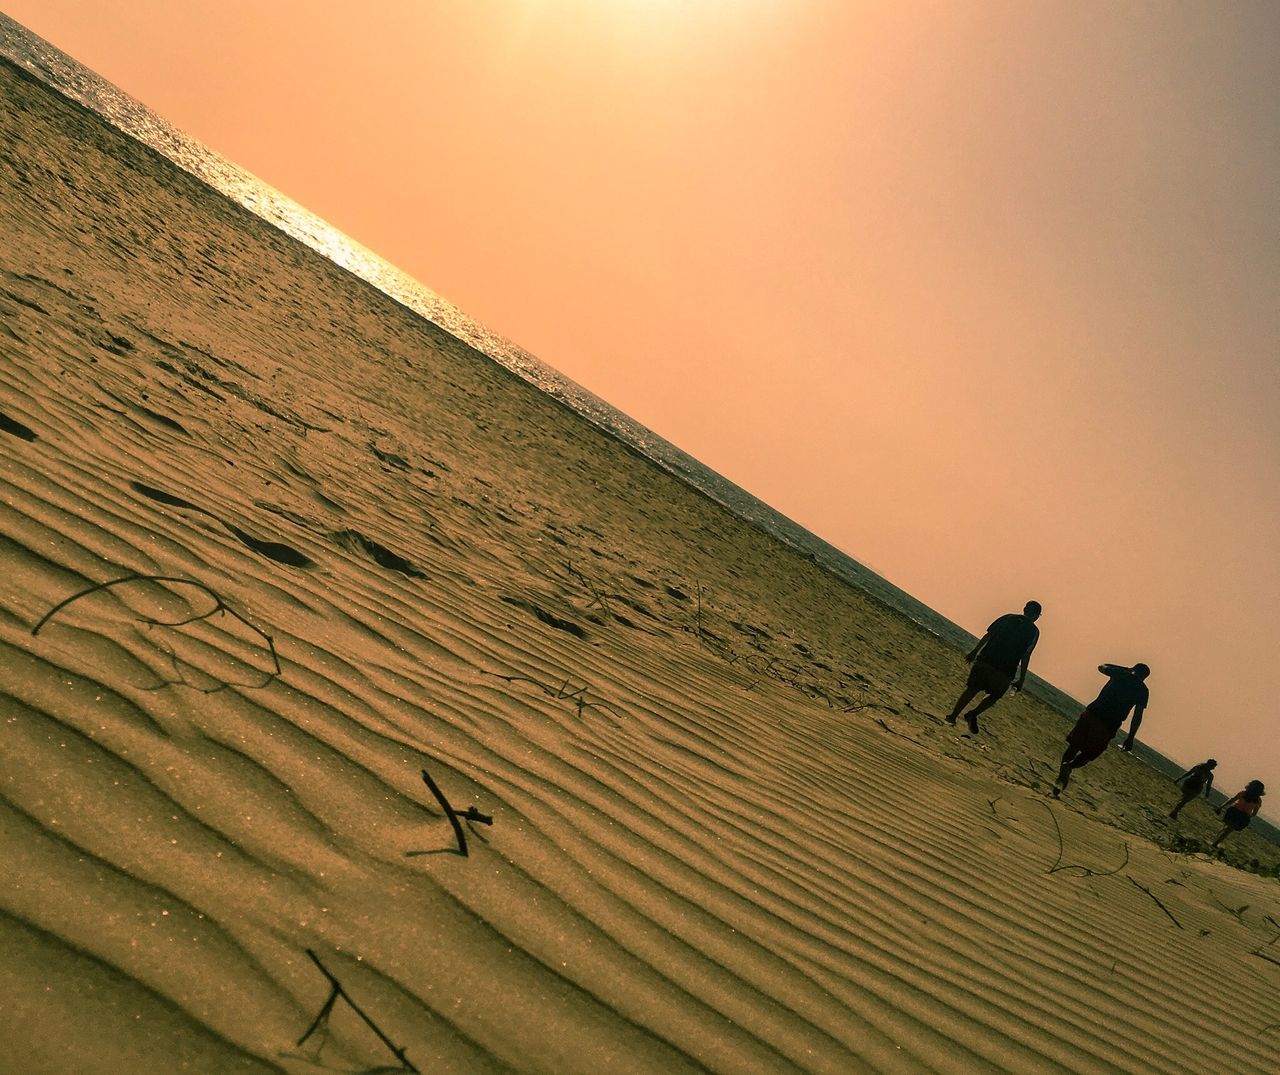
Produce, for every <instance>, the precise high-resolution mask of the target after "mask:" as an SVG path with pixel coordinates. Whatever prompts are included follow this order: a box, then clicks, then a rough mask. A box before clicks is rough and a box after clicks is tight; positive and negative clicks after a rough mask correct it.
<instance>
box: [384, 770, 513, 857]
mask: <svg viewBox="0 0 1280 1075" xmlns="http://www.w3.org/2000/svg"><path fill="white" fill-rule="evenodd" d="M422 782H423V783H424V784H426V785H427V787H428V788H430V789H431V794H432V795H434V796H435V797H436V802H438V803H439V804H440V806H441V808H442V809H443V810H444V816H445V817H447V818H448V819H449V824H450V825H452V826H453V834H454V836H456V837H457V839H458V854H459V855H461V856H462V857H463V858H467V856H468V852H467V834H466V833H465V832H464V831H463V829H462V825H461V823H460V822H459V821H458V818H462V819H463V820H464V821H478V822H480V824H481V825H492V824H493V818H492V817H490V816H489V815H488V814H482V813H480V811H479V810H478V809H477V808H476V807H474V806H468V807H467V808H466V809H465V810H455V809H454V808H453V807H452V806H450V805H449V800H448V799H446V798H445V797H444V792H443V791H441V790H440V785H438V784H437V783H436V782H435V781H434V780H432V779H431V774H430V773H429V772H427V771H426V770H425V769H423V770H422ZM429 853H430V852H425V851H416V852H415V851H407V852H405V855H406V857H408V856H411V855H423V854H429Z"/></svg>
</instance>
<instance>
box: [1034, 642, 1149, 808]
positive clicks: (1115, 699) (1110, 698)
mask: <svg viewBox="0 0 1280 1075" xmlns="http://www.w3.org/2000/svg"><path fill="white" fill-rule="evenodd" d="M1098 671H1099V672H1101V673H1102V674H1103V675H1104V676H1106V677H1107V684H1106V686H1105V687H1103V688H1102V690H1101V692H1100V693H1099V694H1098V697H1097V698H1095V699H1094V700H1093V701H1092V702H1090V703H1089V704H1088V705H1087V706H1085V710H1084V712H1083V713H1081V714H1080V719H1079V720H1077V721H1076V724H1075V727H1074V728H1072V729H1071V731H1069V732H1068V733H1067V749H1066V752H1065V753H1064V754H1063V755H1062V765H1061V767H1060V768H1059V769H1058V780H1057V783H1055V784H1054V787H1053V795H1054V797H1055V798H1057V796H1058V793H1059V792H1061V791H1062V790H1063V788H1065V787H1066V786H1067V782H1068V781H1069V780H1070V779H1071V771H1072V770H1073V769H1081V768H1083V767H1084V766H1086V765H1088V764H1089V763H1090V762H1091V761H1093V759H1094V758H1097V757H1099V756H1100V755H1101V754H1102V752H1103V751H1104V750H1106V749H1107V746H1108V745H1109V744H1110V742H1111V740H1112V739H1114V738H1115V734H1116V732H1118V731H1119V730H1120V725H1122V724H1123V723H1124V722H1125V720H1126V718H1127V717H1128V716H1129V710H1131V709H1132V710H1133V723H1132V724H1131V725H1130V726H1129V735H1128V738H1126V739H1125V741H1124V742H1123V743H1121V744H1120V749H1121V750H1132V749H1133V739H1134V736H1136V735H1137V734H1138V726H1139V725H1140V724H1141V723H1142V711H1143V710H1144V709H1146V708H1147V701H1148V699H1149V697H1150V696H1149V693H1148V691H1147V684H1146V678H1147V676H1149V675H1150V674H1151V669H1150V668H1148V667H1147V666H1146V665H1145V664H1135V665H1134V666H1133V667H1132V668H1126V667H1124V666H1123V665H1119V664H1100V665H1098Z"/></svg>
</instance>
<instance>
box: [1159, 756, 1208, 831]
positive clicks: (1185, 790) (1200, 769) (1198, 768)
mask: <svg viewBox="0 0 1280 1075" xmlns="http://www.w3.org/2000/svg"><path fill="white" fill-rule="evenodd" d="M1217 767H1218V762H1217V760H1216V759H1214V758H1210V759H1209V760H1208V761H1202V762H1201V763H1200V764H1199V765H1193V766H1192V767H1191V768H1190V769H1188V770H1187V771H1186V772H1185V773H1183V774H1182V775H1181V776H1180V777H1178V779H1177V780H1175V781H1174V783H1175V784H1181V785H1182V801H1181V802H1180V803H1178V805H1177V806H1175V807H1174V808H1173V809H1172V810H1170V811H1169V816H1170V817H1177V816H1178V814H1179V813H1181V811H1182V808H1183V807H1184V806H1186V805H1187V803H1189V802H1190V801H1191V800H1192V799H1194V798H1195V797H1196V796H1197V795H1201V794H1203V795H1204V797H1205V798H1206V799H1207V798H1208V797H1209V789H1210V788H1211V787H1213V770H1214V769H1216V768H1217Z"/></svg>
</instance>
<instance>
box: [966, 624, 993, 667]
mask: <svg viewBox="0 0 1280 1075" xmlns="http://www.w3.org/2000/svg"><path fill="white" fill-rule="evenodd" d="M990 637H991V632H990V631H988V632H987V633H986V634H985V635H983V636H982V637H981V638H980V639H978V644H977V645H976V646H974V647H973V649H971V650H970V651H969V652H968V653H966V654H965V655H964V659H965V660H966V661H968V662H969V663H970V664H973V662H974V660H975V659H976V658H977V656H978V654H979V653H981V652H982V647H983V646H985V645H986V644H987V639H989V638H990Z"/></svg>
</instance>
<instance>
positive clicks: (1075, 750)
mask: <svg viewBox="0 0 1280 1075" xmlns="http://www.w3.org/2000/svg"><path fill="white" fill-rule="evenodd" d="M1040 612H1041V608H1040V603H1039V602H1038V601H1028V602H1027V603H1026V605H1025V606H1024V607H1023V609H1022V612H1021V613H1017V612H1011V613H1009V614H1008V615H1005V616H1001V617H999V618H998V619H996V620H995V621H994V622H993V623H992V624H991V626H990V627H988V628H987V630H986V633H985V634H984V635H983V636H982V637H981V638H980V639H979V640H978V644H977V645H976V646H974V647H973V649H971V650H970V651H969V652H968V653H966V654H965V658H964V659H965V660H966V661H967V662H968V663H969V664H970V665H971V668H970V670H969V678H968V681H967V682H966V683H965V687H964V690H963V691H962V692H961V693H960V697H959V698H958V699H957V700H956V704H955V705H954V706H953V707H952V709H951V712H950V713H949V714H948V715H947V723H948V724H951V725H953V726H954V725H955V724H956V723H957V722H958V721H959V720H961V719H962V718H963V720H964V722H965V723H966V724H967V725H968V728H969V732H970V734H972V735H977V734H978V733H979V731H980V728H979V726H978V717H979V715H981V714H982V713H984V712H986V711H987V710H988V709H990V708H991V707H992V706H993V705H995V704H996V702H998V701H999V700H1000V699H1001V698H1003V697H1004V695H1005V693H1006V692H1007V691H1009V690H1010V689H1013V690H1015V691H1020V690H1022V686H1023V684H1024V683H1025V682H1026V678H1027V666H1028V665H1029V664H1030V662H1031V653H1032V651H1033V650H1034V649H1035V648H1036V643H1037V642H1039V641H1040V628H1039V627H1037V626H1036V620H1038V619H1039V618H1040ZM1098 671H1099V672H1101V673H1102V674H1103V675H1104V676H1106V677H1107V682H1106V683H1105V684H1104V685H1103V687H1102V690H1101V691H1100V692H1099V693H1098V697H1097V698H1095V699H1094V700H1093V701H1092V702H1090V703H1089V704H1088V705H1087V706H1085V708H1084V712H1083V713H1081V714H1080V716H1079V718H1077V720H1076V722H1075V725H1074V726H1073V727H1072V729H1071V730H1070V731H1069V732H1068V733H1067V744H1066V750H1065V751H1064V752H1063V755H1062V760H1061V761H1060V762H1059V766H1058V776H1057V779H1056V780H1055V781H1054V785H1053V789H1052V793H1053V796H1054V798H1057V797H1058V796H1059V795H1061V794H1062V792H1063V791H1064V790H1066V787H1067V784H1068V783H1069V782H1070V780H1071V774H1072V772H1074V771H1075V770H1076V769H1082V768H1083V767H1084V766H1086V765H1088V764H1089V763H1090V762H1091V761H1093V760H1094V759H1096V758H1098V757H1101V755H1102V753H1103V752H1104V751H1105V750H1106V749H1107V747H1108V746H1109V745H1110V743H1111V740H1112V739H1114V738H1115V735H1116V732H1118V731H1119V730H1120V728H1121V727H1122V726H1123V725H1124V722H1125V721H1126V720H1128V718H1129V714H1130V713H1132V714H1133V720H1132V721H1131V722H1130V724H1129V734H1128V735H1127V736H1126V737H1125V739H1124V742H1122V743H1121V744H1120V749H1121V750H1123V751H1126V752H1128V751H1131V750H1133V744H1134V741H1135V739H1136V738H1137V735H1138V728H1139V727H1141V725H1142V714H1143V712H1144V711H1145V710H1146V708H1147V702H1148V701H1149V700H1150V693H1149V691H1148V690H1147V682H1146V681H1147V677H1148V676H1149V675H1150V674H1151V669H1150V668H1148V667H1147V666H1146V665H1145V664H1134V665H1120V664H1103V665H1099V666H1098ZM979 695H985V697H983V698H982V700H981V701H979V702H978V704H977V705H975V706H974V707H973V708H972V709H970V710H969V711H968V712H964V709H965V707H966V706H967V705H969V703H970V702H972V701H973V700H974V699H975V698H977V697H978V696H979ZM1217 764H1218V763H1217V761H1215V760H1214V759H1213V758H1210V759H1209V760H1208V761H1203V762H1201V763H1200V764H1199V765H1194V766H1192V767H1191V768H1190V769H1188V770H1187V771H1186V772H1185V773H1183V774H1182V775H1181V776H1180V777H1178V778H1177V780H1176V783H1177V784H1179V785H1180V787H1181V791H1182V799H1181V801H1180V802H1179V803H1178V805H1177V806H1175V807H1174V808H1173V809H1172V810H1171V811H1170V813H1169V816H1170V817H1171V818H1177V816H1178V814H1179V813H1180V812H1181V810H1182V808H1183V807H1184V806H1186V805H1187V803H1189V802H1191V800H1192V799H1194V798H1196V797H1197V796H1199V795H1203V796H1204V797H1205V798H1206V799H1207V798H1208V796H1209V790H1210V788H1212V787H1213V770H1214V769H1215V768H1216V767H1217ZM1265 791H1266V788H1265V787H1264V786H1263V783H1262V781H1261V780H1251V781H1249V783H1248V784H1247V785H1246V786H1245V787H1244V789H1243V790H1242V791H1240V792H1239V793H1238V794H1237V795H1236V796H1235V797H1234V798H1232V799H1230V800H1228V801H1227V802H1225V803H1223V804H1222V805H1221V806H1219V807H1218V810H1217V812H1218V813H1219V814H1221V815H1222V820H1223V821H1224V823H1225V825H1224V827H1223V829H1222V831H1221V832H1220V833H1219V834H1218V835H1217V837H1216V838H1215V839H1214V841H1213V846H1214V847H1217V846H1218V844H1220V843H1221V842H1222V840H1223V839H1224V838H1225V837H1226V835H1227V834H1228V833H1230V832H1240V831H1241V830H1242V829H1245V828H1247V827H1248V825H1249V822H1250V821H1252V820H1253V817H1254V815H1255V814H1257V812H1258V809H1259V808H1260V807H1261V805H1262V796H1263V794H1264V793H1265Z"/></svg>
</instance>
